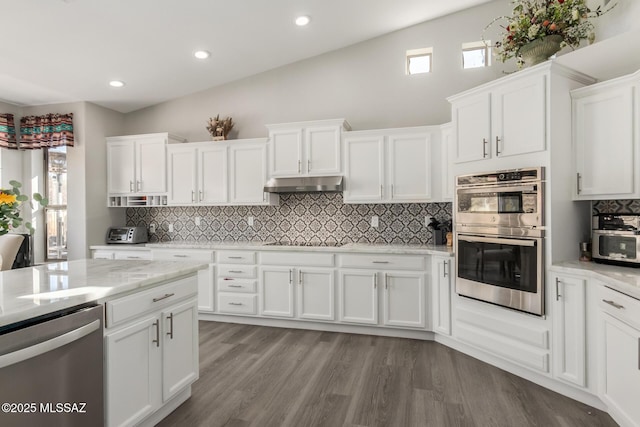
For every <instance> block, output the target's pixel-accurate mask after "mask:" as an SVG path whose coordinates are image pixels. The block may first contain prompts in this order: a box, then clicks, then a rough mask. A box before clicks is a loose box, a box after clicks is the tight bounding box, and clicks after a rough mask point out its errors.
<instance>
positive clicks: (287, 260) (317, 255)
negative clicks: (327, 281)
mask: <svg viewBox="0 0 640 427" xmlns="http://www.w3.org/2000/svg"><path fill="white" fill-rule="evenodd" d="M334 257H335V255H334V254H332V253H326V252H279V251H270V252H266V251H265V252H261V253H260V263H261V264H263V265H285V266H292V265H302V266H305V267H333V265H334Z"/></svg>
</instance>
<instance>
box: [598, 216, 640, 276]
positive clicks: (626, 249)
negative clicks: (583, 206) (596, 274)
mask: <svg viewBox="0 0 640 427" xmlns="http://www.w3.org/2000/svg"><path fill="white" fill-rule="evenodd" d="M639 233H640V215H633V214H628V215H619V214H599V215H596V216H594V217H593V223H592V255H591V256H592V258H593V260H594V261H596V262H600V263H606V264H616V265H624V266H630V267H640V234H639Z"/></svg>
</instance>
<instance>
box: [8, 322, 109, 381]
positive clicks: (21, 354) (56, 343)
mask: <svg viewBox="0 0 640 427" xmlns="http://www.w3.org/2000/svg"><path fill="white" fill-rule="evenodd" d="M98 329H100V320H94V321H93V322H91V323H88V324H86V325H84V326H81V327H79V328H78V329H74V330H72V331H69V332H67V333H65V334H62V335H59V336H57V337H55V338H51V339H50V340H47V341H43V342H41V343H38V344H36V345H32V346H31V347H27V348H23V349H20V350H17V351H14V352H12V353H8V354H4V355H2V356H0V369H2V368H5V367H7V366H11V365H15V364H16V363H20V362H23V361H25V360H28V359H32V358H34V357H37V356H40V355H41V354H44V353H47V352H49V351H53V350H55V349H57V348H60V347H62V346H65V345H67V344H70V343H72V342H74V341H77V340H79V339H80V338H83V337H86V336H87V335H89V334H90V333H92V332H94V331H97V330H98Z"/></svg>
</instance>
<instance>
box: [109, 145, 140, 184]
mask: <svg viewBox="0 0 640 427" xmlns="http://www.w3.org/2000/svg"><path fill="white" fill-rule="evenodd" d="M135 156H136V152H135V143H134V141H130V140H128V141H114V142H109V143H107V179H108V184H107V187H108V190H107V191H108V192H109V194H123V193H133V192H134V191H135V187H134V186H135V181H136V172H135V161H136V157H135Z"/></svg>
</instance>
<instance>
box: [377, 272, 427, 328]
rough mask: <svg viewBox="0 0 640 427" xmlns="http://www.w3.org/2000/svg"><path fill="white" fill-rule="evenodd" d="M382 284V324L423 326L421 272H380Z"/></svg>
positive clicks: (422, 282) (422, 283)
mask: <svg viewBox="0 0 640 427" xmlns="http://www.w3.org/2000/svg"><path fill="white" fill-rule="evenodd" d="M382 281H383V284H384V324H385V325H391V326H403V327H404V326H409V327H413V328H424V327H425V309H424V308H425V296H424V275H423V274H421V273H398V272H390V271H386V272H383V273H382Z"/></svg>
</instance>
